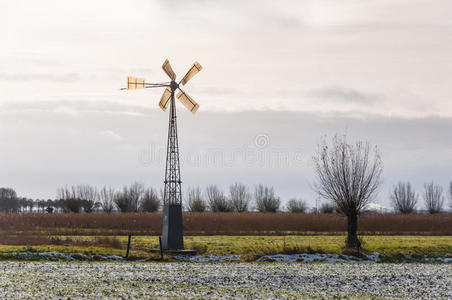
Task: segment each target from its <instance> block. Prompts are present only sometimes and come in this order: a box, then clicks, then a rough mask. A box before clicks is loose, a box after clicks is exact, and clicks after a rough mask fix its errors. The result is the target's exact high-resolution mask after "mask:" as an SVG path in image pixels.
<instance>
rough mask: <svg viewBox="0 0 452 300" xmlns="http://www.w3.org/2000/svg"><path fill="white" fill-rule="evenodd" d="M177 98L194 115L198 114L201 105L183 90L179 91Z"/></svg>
mask: <svg viewBox="0 0 452 300" xmlns="http://www.w3.org/2000/svg"><path fill="white" fill-rule="evenodd" d="M176 97H177V99H179V101H180V102H181V103H182V104H183V105H184V106H185V107H186V108H187V109H188V110H189V111H191V112H192V113H193V114H194V113H196V111H197V110H198V108H199V104H198V103H196V101H195V100H193V98H192V97H190V96H189V95H188V94H187V93H185V92H184V91H183V90H181V89H179V93H177V96H176Z"/></svg>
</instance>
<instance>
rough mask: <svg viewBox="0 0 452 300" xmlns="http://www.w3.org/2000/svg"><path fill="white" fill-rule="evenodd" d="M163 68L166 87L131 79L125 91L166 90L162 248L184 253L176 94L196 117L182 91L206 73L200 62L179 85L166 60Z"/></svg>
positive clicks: (163, 102)
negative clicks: (166, 136)
mask: <svg viewBox="0 0 452 300" xmlns="http://www.w3.org/2000/svg"><path fill="white" fill-rule="evenodd" d="M162 68H163V71H165V73H166V75H168V77H169V78H170V79H171V81H169V82H163V83H147V82H145V80H144V79H143V78H137V77H133V76H128V77H127V87H126V88H125V89H127V90H136V89H147V88H159V87H164V88H165V91H164V92H163V95H162V97H161V98H160V102H159V106H160V108H161V109H162V110H163V111H166V109H167V108H168V106H169V108H170V112H169V125H168V144H167V152H166V169H165V181H164V184H165V188H164V194H163V226H162V248H163V249H164V250H177V249H184V241H183V234H182V194H181V183H182V181H181V177H180V165H179V145H178V141H177V123H176V103H175V97H174V94H175V93H176V91H177V90H179V91H178V93H177V95H176V97H177V99H179V101H180V102H181V103H182V104H183V105H184V106H185V107H186V108H187V109H188V110H189V111H191V112H192V113H195V112H196V111H197V110H198V108H199V105H198V103H196V102H195V100H193V99H192V98H191V97H190V96H189V95H188V94H187V93H185V92H184V91H183V90H182V89H181V88H180V85H181V84H182V85H185V84H187V82H188V81H189V80H190V79H191V78H193V76H195V75H196V74H197V73H198V72H199V71H201V70H202V66H201V65H200V64H199V63H198V62H195V63H194V64H193V65H192V66H191V68H190V69H189V70H188V72H187V74H185V76H184V77H183V78H182V80H181V81H179V82H176V74H175V73H174V71H173V69H172V68H171V65H170V63H169V61H168V59H167V60H165V62H164V63H163V65H162Z"/></svg>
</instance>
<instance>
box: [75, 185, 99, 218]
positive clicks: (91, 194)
mask: <svg viewBox="0 0 452 300" xmlns="http://www.w3.org/2000/svg"><path fill="white" fill-rule="evenodd" d="M76 191H77V197H76V198H77V199H80V201H81V203H82V207H83V211H84V212H86V213H92V212H93V211H94V209H96V208H97V207H99V203H98V202H97V189H96V188H95V187H93V186H91V185H88V184H81V185H78V186H77V187H76Z"/></svg>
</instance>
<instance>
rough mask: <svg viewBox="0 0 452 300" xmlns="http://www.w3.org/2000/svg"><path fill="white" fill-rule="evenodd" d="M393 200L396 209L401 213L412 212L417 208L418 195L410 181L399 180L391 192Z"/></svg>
mask: <svg viewBox="0 0 452 300" xmlns="http://www.w3.org/2000/svg"><path fill="white" fill-rule="evenodd" d="M390 197H391V202H392V206H393V208H394V211H395V212H397V213H401V214H411V213H413V212H414V211H415V209H416V204H417V202H418V195H417V194H416V192H415V191H414V190H413V189H412V188H411V184H410V183H409V182H406V183H405V182H399V183H398V184H397V185H396V186H395V187H394V188H393V189H392V192H391V196H390Z"/></svg>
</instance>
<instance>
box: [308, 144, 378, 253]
mask: <svg viewBox="0 0 452 300" xmlns="http://www.w3.org/2000/svg"><path fill="white" fill-rule="evenodd" d="M313 162H314V168H315V173H316V175H317V182H316V184H315V188H316V190H317V192H318V193H319V194H320V196H322V197H323V198H325V199H327V200H330V201H331V202H332V203H334V205H335V206H336V207H338V209H339V211H341V212H342V213H343V214H345V215H346V216H347V223H348V224H347V247H349V248H354V249H357V250H359V249H360V248H361V242H360V240H359V238H358V215H359V214H360V212H361V211H362V209H363V208H364V207H365V206H366V205H367V204H368V203H369V202H370V201H371V200H372V198H373V197H374V196H375V194H376V191H377V189H378V187H379V186H380V184H381V179H380V178H381V173H382V171H383V163H382V161H381V158H380V154H379V152H378V150H377V149H376V148H375V151H374V155H373V157H371V156H370V146H369V144H368V143H363V142H357V143H355V144H354V145H352V144H349V143H348V142H347V140H346V137H345V136H344V137H343V138H339V137H337V136H335V137H334V138H333V139H332V142H331V144H330V145H329V144H328V143H327V141H326V140H325V139H323V141H322V142H321V143H320V144H319V145H318V150H317V153H316V155H315V156H314V158H313Z"/></svg>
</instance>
